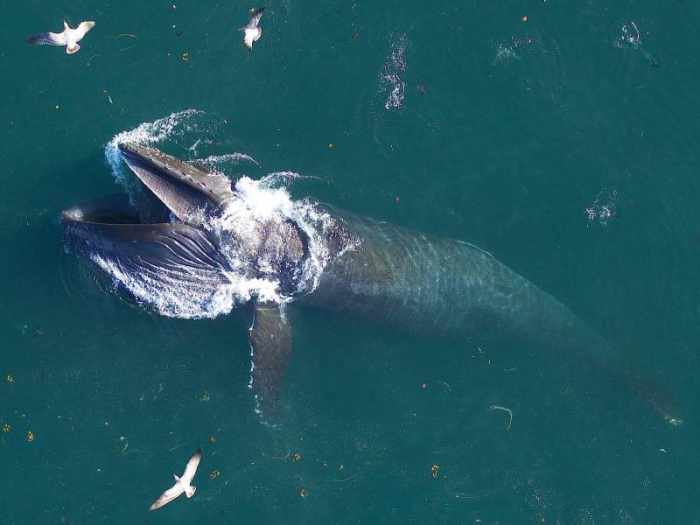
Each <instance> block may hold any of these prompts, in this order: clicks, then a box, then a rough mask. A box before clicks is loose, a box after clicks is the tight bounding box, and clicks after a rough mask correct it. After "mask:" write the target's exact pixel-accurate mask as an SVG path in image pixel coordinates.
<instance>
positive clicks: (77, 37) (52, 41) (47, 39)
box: [27, 22, 95, 54]
mask: <svg viewBox="0 0 700 525" xmlns="http://www.w3.org/2000/svg"><path fill="white" fill-rule="evenodd" d="M94 25H95V22H81V23H80V25H79V26H78V27H77V28H76V29H71V28H70V27H68V24H67V23H66V22H63V33H52V32H51V31H48V32H46V33H42V34H40V35H37V36H33V37H32V38H30V39H29V40H27V42H28V43H30V44H32V45H35V46H44V45H49V46H66V53H68V54H73V53H77V52H78V49H80V46H79V45H78V42H80V41H81V40H82V39H83V37H84V36H85V33H87V32H88V31H90V29H92V28H93V26H94Z"/></svg>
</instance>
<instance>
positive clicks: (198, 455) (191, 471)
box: [182, 448, 202, 483]
mask: <svg viewBox="0 0 700 525" xmlns="http://www.w3.org/2000/svg"><path fill="white" fill-rule="evenodd" d="M201 459H202V449H201V448H200V449H197V452H195V453H194V456H192V457H191V458H190V460H189V461H188V462H187V467H185V473H184V474H183V475H182V480H183V481H185V482H186V483H191V482H192V478H194V475H195V473H196V472H197V467H198V466H199V462H200V461H201Z"/></svg>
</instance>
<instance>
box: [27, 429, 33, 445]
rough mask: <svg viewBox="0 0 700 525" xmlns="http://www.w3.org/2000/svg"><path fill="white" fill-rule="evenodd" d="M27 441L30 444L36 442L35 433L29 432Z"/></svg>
mask: <svg viewBox="0 0 700 525" xmlns="http://www.w3.org/2000/svg"><path fill="white" fill-rule="evenodd" d="M27 441H29V442H30V443H31V442H32V441H34V432H32V431H31V430H29V431H27Z"/></svg>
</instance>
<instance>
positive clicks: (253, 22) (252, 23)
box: [245, 7, 265, 29]
mask: <svg viewBox="0 0 700 525" xmlns="http://www.w3.org/2000/svg"><path fill="white" fill-rule="evenodd" d="M264 12H265V8H264V7H261V8H260V9H257V10H256V11H254V12H253V16H251V17H250V20H249V21H248V25H246V26H245V27H246V28H247V29H255V28H256V27H258V24H259V23H260V19H261V18H262V15H263V13H264Z"/></svg>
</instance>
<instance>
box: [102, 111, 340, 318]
mask: <svg viewBox="0 0 700 525" xmlns="http://www.w3.org/2000/svg"><path fill="white" fill-rule="evenodd" d="M221 122H222V121H221V120H220V119H216V118H214V117H211V116H209V115H207V114H206V113H204V112H202V111H198V110H194V109H188V110H185V111H181V112H177V113H173V114H172V115H169V116H167V117H165V118H162V119H158V120H156V121H154V122H145V123H143V124H141V125H139V126H138V127H136V128H134V129H132V130H130V131H124V132H121V133H119V134H117V135H116V136H115V137H114V138H113V139H112V140H111V141H110V142H109V143H108V144H107V145H106V146H105V157H106V159H107V162H108V163H109V165H110V167H111V169H112V174H113V175H114V178H115V180H116V182H117V183H118V184H120V185H121V186H122V187H123V188H124V190H125V191H126V193H127V194H128V195H129V198H130V200H131V202H132V204H134V205H135V206H136V208H137V209H139V203H140V202H141V201H142V200H143V199H144V191H145V190H144V189H143V186H142V185H141V183H140V182H139V181H138V179H137V178H136V177H135V176H134V175H133V174H132V173H131V171H130V170H129V168H128V167H127V166H126V165H125V163H124V162H123V161H122V159H121V154H120V152H119V149H118V145H119V144H121V143H125V142H136V143H138V144H141V145H144V146H155V147H158V148H162V149H163V150H164V151H166V152H168V153H171V154H175V155H177V156H181V157H182V156H184V155H179V154H178V153H177V152H175V151H173V150H174V149H177V150H180V151H182V152H190V153H192V152H194V151H195V150H196V149H197V148H200V147H203V146H210V145H212V144H216V139H215V136H216V134H217V132H218V131H219V130H220V129H219V128H220V124H221ZM190 162H192V163H193V164H196V165H199V166H203V167H206V168H207V169H208V170H209V171H210V172H212V176H221V175H223V176H226V177H229V178H233V179H234V180H232V185H233V187H234V188H235V190H236V191H235V193H234V198H232V199H231V200H230V201H228V202H227V203H225V204H224V208H223V210H222V212H221V213H220V214H218V215H216V216H214V217H211V218H208V219H206V221H205V223H204V224H203V227H204V229H205V230H206V231H207V232H208V233H209V235H210V237H211V238H213V239H215V240H216V241H217V242H218V245H219V249H220V251H221V252H222V254H223V255H224V256H225V257H226V259H227V262H228V263H229V267H230V270H223V269H222V270H221V271H220V275H219V276H218V277H219V278H221V280H222V281H223V283H224V284H220V285H217V286H216V287H214V288H212V287H211V286H206V285H205V284H206V283H204V284H203V285H202V286H194V287H193V286H192V281H188V282H187V283H185V282H184V281H182V277H180V275H182V273H183V272H182V271H180V272H172V274H170V273H168V272H167V271H164V270H163V269H159V270H158V271H149V270H147V269H145V270H144V271H140V272H131V271H127V270H126V268H124V267H122V266H121V265H120V264H119V263H118V262H114V261H110V260H106V259H105V258H103V257H101V256H100V254H98V253H94V254H93V255H92V257H91V258H92V260H93V261H94V262H95V263H96V264H97V265H98V266H100V267H101V268H102V269H103V270H104V271H105V272H107V274H108V275H109V276H111V278H112V279H113V280H114V282H115V284H116V285H118V286H121V287H123V288H125V289H126V290H127V291H128V292H129V293H130V294H131V295H133V297H134V298H135V299H136V300H137V301H138V302H139V303H142V304H145V305H147V306H149V307H152V308H154V309H156V311H158V313H160V314H162V315H166V316H169V317H180V318H188V319H196V318H214V317H216V316H218V315H222V314H227V313H229V312H230V311H231V310H232V309H233V308H235V307H236V306H237V305H241V304H244V303H246V302H248V301H250V300H251V299H254V298H256V299H258V300H261V301H274V302H277V303H280V304H283V303H287V302H290V301H292V300H293V298H292V294H290V293H284V292H283V291H282V290H281V283H280V281H279V278H278V277H277V276H276V275H275V273H274V268H272V267H271V265H270V264H269V261H266V260H264V258H258V257H256V253H255V250H256V247H257V246H259V245H260V243H261V242H262V241H263V240H264V237H265V235H266V230H268V229H269V226H270V223H271V222H272V223H274V224H278V225H282V224H283V223H288V222H289V221H292V222H293V223H294V224H296V226H297V227H298V228H299V229H300V230H301V231H303V232H304V233H305V234H306V236H307V238H308V256H307V257H306V259H305V260H304V262H303V265H302V268H301V275H299V276H298V277H299V278H298V279H297V283H298V285H297V289H296V290H295V291H294V292H310V291H313V290H314V289H315V288H316V286H317V285H318V282H319V280H320V277H321V274H322V272H323V269H324V267H325V265H326V263H327V262H328V251H327V249H326V248H325V246H324V243H323V242H322V241H323V239H324V237H325V235H326V234H327V233H328V231H329V229H330V228H331V227H332V226H333V219H332V218H331V217H330V216H329V215H328V214H326V213H323V212H321V211H320V210H319V209H318V207H317V206H316V204H315V203H313V202H311V201H310V200H309V199H304V200H293V199H292V197H291V195H290V193H289V191H288V189H287V186H289V185H290V184H291V182H293V181H294V180H297V179H304V178H308V177H304V176H302V175H299V174H297V173H294V172H277V173H271V174H268V175H266V176H264V177H262V178H261V179H260V180H254V179H251V178H250V177H249V176H247V175H245V174H243V173H242V172H241V169H245V168H246V167H248V168H251V167H253V166H257V167H259V166H260V165H259V164H258V162H257V161H256V160H255V159H253V158H252V157H251V156H249V155H247V154H244V153H227V154H224V155H212V156H208V157H205V158H193V159H190ZM236 179H237V180H236ZM171 221H172V222H176V219H175V218H174V217H172V216H171ZM232 239H235V242H234V241H232ZM267 240H268V241H269V239H267ZM277 242H278V243H280V244H281V243H282V239H280V240H279V241H277ZM277 249H278V250H280V251H281V250H283V249H284V246H281V245H280V246H278V247H273V251H274V250H277ZM193 277H196V276H193ZM193 280H194V281H195V282H197V279H193Z"/></svg>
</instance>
